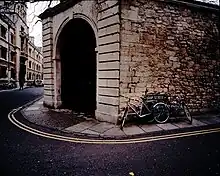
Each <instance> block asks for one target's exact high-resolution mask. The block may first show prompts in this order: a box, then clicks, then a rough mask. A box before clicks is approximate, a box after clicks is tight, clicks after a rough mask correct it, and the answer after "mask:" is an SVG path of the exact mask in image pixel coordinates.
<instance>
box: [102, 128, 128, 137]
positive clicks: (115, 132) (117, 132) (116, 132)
mask: <svg viewBox="0 0 220 176" xmlns="http://www.w3.org/2000/svg"><path fill="white" fill-rule="evenodd" d="M102 135H104V136H125V133H124V132H123V131H122V130H121V129H120V128H118V127H114V128H111V129H109V130H107V131H105V132H104V133H103V134H102Z"/></svg>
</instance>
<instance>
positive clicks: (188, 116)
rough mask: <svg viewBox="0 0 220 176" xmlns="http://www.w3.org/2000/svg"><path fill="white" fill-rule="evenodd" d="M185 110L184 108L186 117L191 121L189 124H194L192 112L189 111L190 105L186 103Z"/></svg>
mask: <svg viewBox="0 0 220 176" xmlns="http://www.w3.org/2000/svg"><path fill="white" fill-rule="evenodd" d="M183 110H184V112H185V114H186V117H187V119H188V121H189V124H192V116H191V114H190V112H189V109H188V107H187V106H186V105H185V104H184V105H183Z"/></svg>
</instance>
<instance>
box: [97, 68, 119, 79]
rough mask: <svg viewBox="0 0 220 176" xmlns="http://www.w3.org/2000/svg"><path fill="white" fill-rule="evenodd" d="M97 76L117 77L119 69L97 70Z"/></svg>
mask: <svg viewBox="0 0 220 176" xmlns="http://www.w3.org/2000/svg"><path fill="white" fill-rule="evenodd" d="M98 77H99V78H119V70H113V71H110V70H109V71H99V72H98Z"/></svg>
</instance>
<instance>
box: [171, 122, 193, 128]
mask: <svg viewBox="0 0 220 176" xmlns="http://www.w3.org/2000/svg"><path fill="white" fill-rule="evenodd" d="M173 125H175V126H178V127H179V128H191V127H194V126H193V125H192V124H189V123H187V122H179V123H173Z"/></svg>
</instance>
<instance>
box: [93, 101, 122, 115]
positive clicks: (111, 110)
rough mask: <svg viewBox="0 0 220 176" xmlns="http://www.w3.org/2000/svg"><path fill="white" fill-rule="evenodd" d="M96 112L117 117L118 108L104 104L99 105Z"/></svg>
mask: <svg viewBox="0 0 220 176" xmlns="http://www.w3.org/2000/svg"><path fill="white" fill-rule="evenodd" d="M97 111H98V112H100V113H104V114H107V115H112V116H117V115H118V106H111V105H106V104H99V103H98V106H97Z"/></svg>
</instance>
